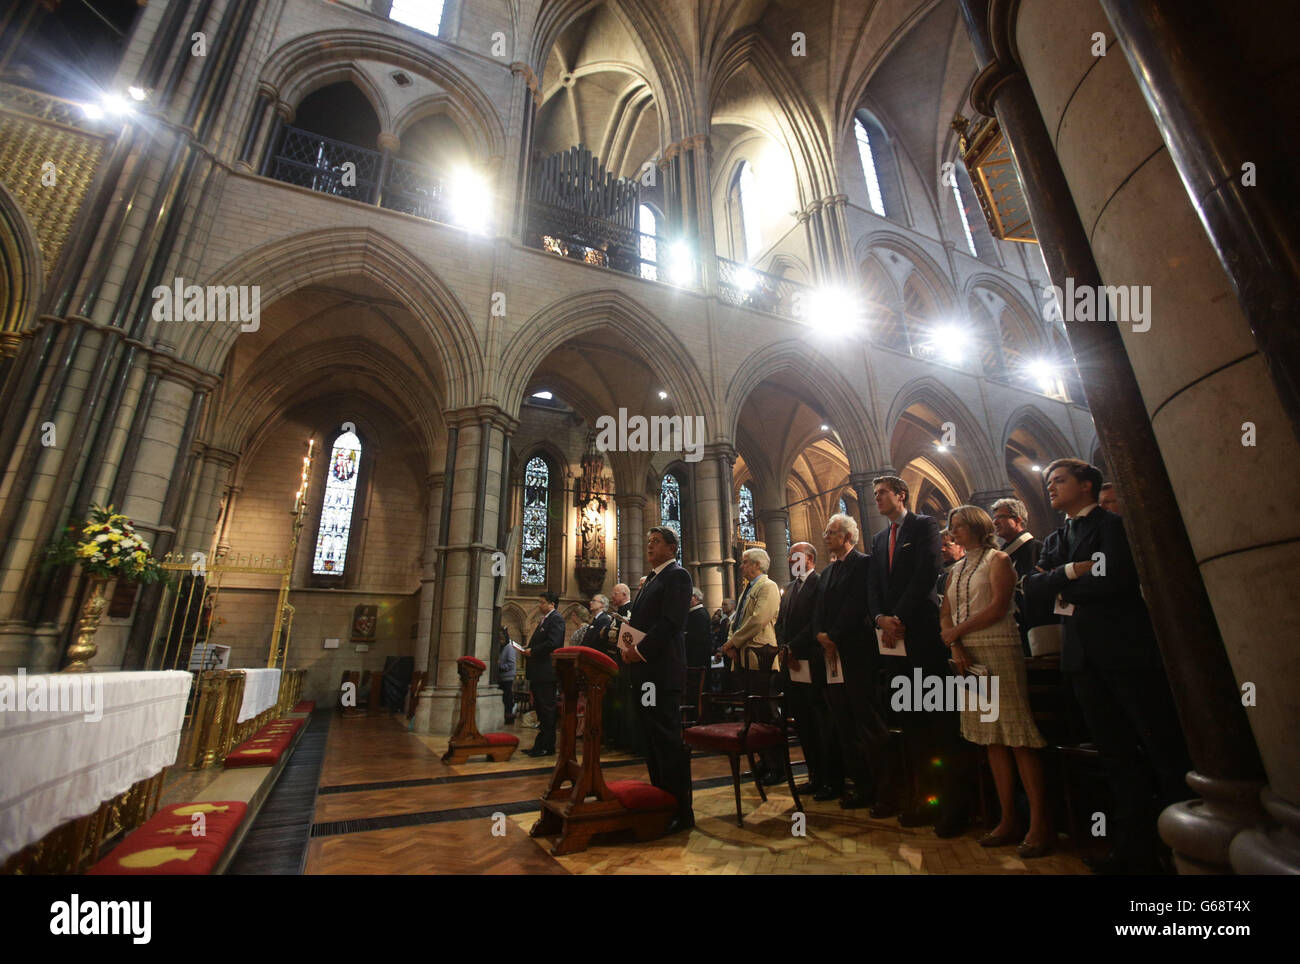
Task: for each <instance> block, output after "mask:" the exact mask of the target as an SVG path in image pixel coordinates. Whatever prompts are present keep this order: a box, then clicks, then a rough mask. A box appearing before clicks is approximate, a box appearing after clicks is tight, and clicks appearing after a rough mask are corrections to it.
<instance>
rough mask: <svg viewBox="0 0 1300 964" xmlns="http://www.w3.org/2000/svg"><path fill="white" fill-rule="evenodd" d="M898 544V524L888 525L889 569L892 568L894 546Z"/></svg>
mask: <svg viewBox="0 0 1300 964" xmlns="http://www.w3.org/2000/svg"><path fill="white" fill-rule="evenodd" d="M897 542H898V523H897V522H891V523H890V524H889V568H890V569H893V568H894V545H895V543H897Z"/></svg>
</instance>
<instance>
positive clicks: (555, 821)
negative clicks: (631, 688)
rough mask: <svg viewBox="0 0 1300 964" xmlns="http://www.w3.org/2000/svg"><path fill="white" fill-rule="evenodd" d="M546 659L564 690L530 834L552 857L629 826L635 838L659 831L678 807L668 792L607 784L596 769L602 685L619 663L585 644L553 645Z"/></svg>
mask: <svg viewBox="0 0 1300 964" xmlns="http://www.w3.org/2000/svg"><path fill="white" fill-rule="evenodd" d="M551 661H552V663H553V664H554V666H555V673H556V676H557V677H558V679H559V683H560V691H561V693H563V695H564V714H563V716H562V717H561V719H560V728H559V740H558V745H557V747H556V759H555V770H554V771H553V772H552V773H551V782H550V784H549V786H548V787H547V789H546V791H545V792H544V793H543V794H542V801H541V803H542V814H541V816H540V817H539V818H538V820H537V822H536V823H535V824H533V829H532V830H531V831H529V836H530V837H548V838H551V839H552V840H553V841H554V843H553V847H552V850H551V853H553V854H555V855H556V856H561V855H563V854H572V853H578V852H579V851H582V850H586V849H587V845H588V844H589V843H590V842H591V838H592V837H594V836H595V835H596V834H602V833H613V832H616V831H624V830H630V831H632V833H633V834H634V835H635V836H636V839H637V840H653V839H654V838H655V837H661V836H663V834H664V831H666V830H667V829H668V824H669V823H671V822H672V819H673V815H674V814H675V813H676V812H677V801H676V799H674V797H673V796H672V794H670V793H667V792H665V791H663V790H660V789H659V788H658V787H653V786H651V785H650V784H648V783H642V782H641V781H639V780H616V781H613V782H611V783H606V782H605V778H604V776H603V775H602V774H601V770H600V743H601V737H602V722H601V715H602V711H603V704H604V698H605V689H606V687H607V686H608V685H609V682H610V680H612V679H613V678H614V677H615V676H616V675H617V674H618V664H616V663H615V662H614V661H613V660H612V659H610V658H609V657H608V656H606V655H605V654H604V653H601V652H599V651H597V650H594V649H592V648H590V647H588V646H565V647H563V648H561V649H557V650H555V651H554V652H553V653H552V654H551ZM582 684H585V685H586V693H587V716H586V729H585V731H584V733H583V737H582V762H581V763H578V760H577V742H578V737H577V732H578V692H579V687H580V685H582ZM565 784H568V786H565Z"/></svg>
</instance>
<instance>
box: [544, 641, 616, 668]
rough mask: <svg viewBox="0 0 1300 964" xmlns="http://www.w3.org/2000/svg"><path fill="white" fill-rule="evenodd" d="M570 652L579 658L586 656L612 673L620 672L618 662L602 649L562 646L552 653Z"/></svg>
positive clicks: (562, 653) (557, 654)
mask: <svg viewBox="0 0 1300 964" xmlns="http://www.w3.org/2000/svg"><path fill="white" fill-rule="evenodd" d="M568 653H572V654H573V655H574V656H577V657H578V658H579V659H582V658H586V659H588V660H590V661H591V662H593V663H595V664H596V665H597V666H600V667H603V668H604V669H607V670H609V671H610V672H611V673H617V672H618V663H616V662H614V661H613V660H612V659H610V658H609V657H608V656H606V655H605V654H604V653H602V652H601V651H600V650H598V649H592V648H591V647H590V646H561V647H560V648H559V649H557V650H556V651H555V652H553V653H552V654H551V655H552V656H561V655H564V654H568Z"/></svg>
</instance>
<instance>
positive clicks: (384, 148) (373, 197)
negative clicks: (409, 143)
mask: <svg viewBox="0 0 1300 964" xmlns="http://www.w3.org/2000/svg"><path fill="white" fill-rule="evenodd" d="M377 141H378V144H379V168H378V169H377V170H376V171H375V186H374V189H373V190H372V191H371V192H370V202H371V203H372V204H377V205H379V206H380V207H383V204H384V188H386V187H387V186H388V183H387V182H388V170H389V168H391V167H392V165H393V155H394V154H395V153H397V151H399V150H400V149H401V147H402V142H401V139H400V138H398V136H397V135H396V134H394V133H392V132H391V131H380V132H379V137H378V138H377Z"/></svg>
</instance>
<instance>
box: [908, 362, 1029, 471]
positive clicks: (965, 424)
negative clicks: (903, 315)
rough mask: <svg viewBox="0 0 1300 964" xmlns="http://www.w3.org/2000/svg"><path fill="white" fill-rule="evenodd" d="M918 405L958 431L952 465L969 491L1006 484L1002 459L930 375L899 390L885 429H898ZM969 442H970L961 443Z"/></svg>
mask: <svg viewBox="0 0 1300 964" xmlns="http://www.w3.org/2000/svg"><path fill="white" fill-rule="evenodd" d="M917 402H921V403H924V404H926V405H928V406H929V407H930V408H933V409H934V410H935V412H937V413H938V414H939V415H940V417H941V418H943V420H944V421H951V422H952V423H953V424H954V426H955V428H956V431H957V441H956V445H955V446H954V448H955V450H956V452H957V453H958V456H959V457H953V461H954V462H956V463H957V464H958V465H960V466H961V467H962V468H963V469H964V470H965V473H966V475H967V477H968V479H969V481H970V485H971V489H972V491H979V490H991V489H1000V488H1002V487H1003V485H1004V484H1005V483H1004V482H1003V481H1002V479H1003V473H1002V472H1001V471H999V468H998V467H999V466H1000V464H1001V462H1002V459H1001V457H1000V456H999V457H998V458H997V459H994V451H993V445H992V443H991V442H990V441H989V437H988V434H987V433H986V432H985V431H984V429H983V428H982V427H981V426H980V423H979V419H977V418H976V417H975V415H974V414H973V413H972V412H971V410H970V409H969V408H968V407H967V406H966V404H965V402H963V401H962V400H961V399H960V398H958V397H957V395H956V394H955V393H954V392H953V391H952V389H950V388H948V387H947V386H946V385H943V384H942V383H940V382H939V380H938V379H936V378H935V377H934V376H932V375H923V376H921V377H920V378H915V379H913V380H912V381H910V382H908V383H907V384H906V385H904V386H903V387H902V388H900V389H899V390H898V394H897V395H895V396H894V401H893V403H892V404H891V405H890V407H889V416H888V418H887V419H886V421H885V424H886V425H891V426H893V425H897V424H898V422H899V420H900V419H901V418H902V416H903V412H905V411H906V410H907V409H908V408H909V407H910V406H912V405H914V404H916V403H917ZM891 434H892V433H891ZM966 439H969V440H970V441H969V442H966V441H964V440H966Z"/></svg>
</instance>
